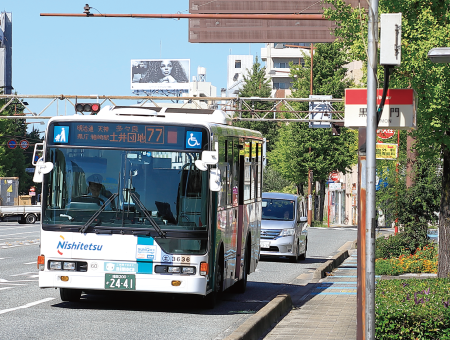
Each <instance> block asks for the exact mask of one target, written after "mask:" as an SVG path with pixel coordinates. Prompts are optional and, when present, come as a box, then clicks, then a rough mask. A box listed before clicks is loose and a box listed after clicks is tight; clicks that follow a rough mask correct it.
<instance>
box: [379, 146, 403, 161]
mask: <svg viewBox="0 0 450 340" xmlns="http://www.w3.org/2000/svg"><path fill="white" fill-rule="evenodd" d="M397 155H398V145H397V144H386V143H377V146H376V158H377V159H397Z"/></svg>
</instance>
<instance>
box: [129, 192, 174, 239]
mask: <svg viewBox="0 0 450 340" xmlns="http://www.w3.org/2000/svg"><path fill="white" fill-rule="evenodd" d="M131 198H132V199H133V201H134V202H136V203H137V205H138V206H139V208H141V210H142V212H143V213H144V215H145V217H147V219H148V220H149V222H150V224H151V225H152V227H153V228H154V229H155V230H156V231H157V232H158V234H159V236H160V237H162V238H166V233H165V232H164V231H163V230H162V229H161V228H160V227H159V225H158V224H157V223H156V222H155V220H154V219H153V217H151V216H150V214H149V213H148V211H147V209H146V208H145V206H144V205H143V204H142V202H141V200H140V199H139V198H138V197H137V195H136V194H135V193H134V192H132V193H131Z"/></svg>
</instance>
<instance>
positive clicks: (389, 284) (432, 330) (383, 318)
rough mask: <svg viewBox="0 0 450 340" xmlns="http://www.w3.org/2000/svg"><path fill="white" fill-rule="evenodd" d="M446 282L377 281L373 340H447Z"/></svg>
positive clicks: (449, 285) (449, 288)
mask: <svg viewBox="0 0 450 340" xmlns="http://www.w3.org/2000/svg"><path fill="white" fill-rule="evenodd" d="M449 304H450V279H437V278H436V279H435V278H433V279H393V280H381V281H378V282H377V284H376V289H375V320H376V322H375V338H376V339H422V340H428V339H430V340H431V339H450V308H449Z"/></svg>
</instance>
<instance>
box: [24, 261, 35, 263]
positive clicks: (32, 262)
mask: <svg viewBox="0 0 450 340" xmlns="http://www.w3.org/2000/svg"><path fill="white" fill-rule="evenodd" d="M36 263H37V261H34V262H27V263H24V264H36Z"/></svg>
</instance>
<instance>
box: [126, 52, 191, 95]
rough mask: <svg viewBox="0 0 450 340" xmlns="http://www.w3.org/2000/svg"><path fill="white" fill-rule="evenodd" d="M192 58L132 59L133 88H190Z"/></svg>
mask: <svg viewBox="0 0 450 340" xmlns="http://www.w3.org/2000/svg"><path fill="white" fill-rule="evenodd" d="M189 70H190V59H132V60H131V89H132V90H189V77H190V74H189Z"/></svg>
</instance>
